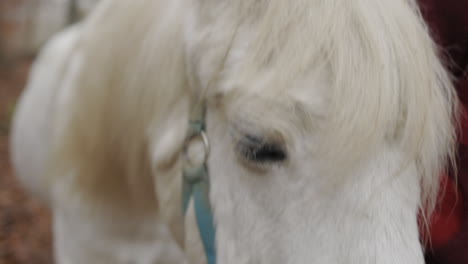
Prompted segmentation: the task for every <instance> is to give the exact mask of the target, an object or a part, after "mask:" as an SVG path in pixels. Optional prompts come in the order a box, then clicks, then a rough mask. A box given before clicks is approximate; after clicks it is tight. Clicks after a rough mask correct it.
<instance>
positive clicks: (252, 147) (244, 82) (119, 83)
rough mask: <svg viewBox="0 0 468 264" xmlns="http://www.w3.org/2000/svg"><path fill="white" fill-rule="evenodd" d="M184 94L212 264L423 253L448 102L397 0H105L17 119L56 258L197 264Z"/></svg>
mask: <svg viewBox="0 0 468 264" xmlns="http://www.w3.org/2000/svg"><path fill="white" fill-rule="evenodd" d="M199 102H206V124H207V127H206V134H207V138H208V140H209V143H210V145H211V151H210V153H209V157H208V161H207V165H208V168H209V177H210V202H211V207H212V209H213V213H214V216H213V217H214V222H215V225H216V229H217V234H216V249H217V262H218V263H221V264H232V263H236V264H237V263H268V264H270V263H320V264H323V263H347V264H363V263H369V264H370V263H372V264H374V263H378V264H386V263H388V264H390V263H391V264H394V263H399V264H403V263H407V264H418V263H419V264H421V263H424V258H423V249H422V247H421V242H420V236H419V231H418V221H417V218H418V212H419V211H423V212H427V214H426V217H427V216H428V215H429V214H430V212H431V210H432V209H433V208H434V204H435V200H436V196H437V193H438V185H439V175H440V172H441V171H443V170H444V168H445V167H446V165H447V162H449V161H450V159H451V157H453V148H454V142H455V122H456V111H457V99H456V96H455V93H454V91H453V87H452V85H451V82H450V79H449V76H448V74H447V72H446V70H445V69H444V67H443V66H442V65H441V62H440V60H439V58H438V56H437V49H436V47H435V45H434V43H433V41H432V40H431V38H430V36H429V33H428V30H427V28H426V25H425V24H424V22H423V20H422V18H421V15H420V14H419V11H418V8H417V7H416V4H415V3H414V2H413V1H411V0H327V1H322V0H294V1H286V0H269V1H260V0H235V1H234V0H229V1H228V0H172V1H163V0H134V1H127V0H104V1H103V2H102V3H101V4H100V5H99V6H98V8H97V9H96V10H95V12H94V13H93V14H92V15H91V16H90V17H89V19H88V20H87V21H86V22H84V24H83V25H78V26H76V27H74V28H72V29H69V30H68V31H66V32H64V33H62V34H61V35H59V36H57V37H56V38H55V39H54V40H53V41H51V42H50V43H49V44H48V47H46V48H45V50H44V51H43V52H42V54H41V56H40V57H39V59H38V61H37V62H36V64H35V66H34V68H33V71H32V75H31V79H30V82H29V86H28V88H27V90H26V91H25V93H24V95H23V97H22V99H21V101H20V104H19V106H18V110H17V113H16V116H15V120H14V127H13V140H12V151H13V160H14V164H15V166H16V168H17V173H18V177H19V178H20V179H21V181H22V182H23V184H24V185H25V186H26V187H27V189H29V190H30V191H31V192H33V193H36V194H37V195H38V196H39V197H42V199H43V200H44V201H46V202H47V203H48V205H49V206H50V207H51V208H52V210H53V216H54V226H53V229H54V237H55V254H56V261H57V263H59V264H64V263H67V264H68V263H71V264H76V263H80V264H83V263H113V264H115V263H142V264H143V263H204V262H206V259H205V256H204V253H203V250H202V246H201V244H200V239H199V234H198V229H197V227H196V225H195V219H194V213H193V206H190V208H189V211H188V213H187V215H186V216H185V217H184V216H183V212H182V207H181V204H182V201H181V197H182V190H181V186H182V176H181V171H182V164H183V162H182V161H183V155H181V152H182V150H183V149H184V142H185V135H186V131H187V129H188V120H189V117H190V113H191V111H192V109H193V108H194V107H195V106H196V105H197V104H198V103H199Z"/></svg>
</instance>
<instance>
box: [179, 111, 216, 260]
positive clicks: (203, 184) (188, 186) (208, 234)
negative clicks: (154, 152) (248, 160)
mask: <svg viewBox="0 0 468 264" xmlns="http://www.w3.org/2000/svg"><path fill="white" fill-rule="evenodd" d="M195 139H201V140H202V141H203V144H204V147H205V153H204V155H205V157H204V160H203V162H202V163H199V164H193V163H192V162H190V159H189V158H188V154H187V151H188V150H187V148H188V145H189V144H190V143H191V142H192V141H194V140H195ZM208 155H209V144H208V138H207V136H206V134H205V106H204V104H201V105H200V106H198V108H197V109H195V111H193V112H192V116H191V118H190V123H189V129H188V133H187V138H186V142H185V156H186V162H185V163H186V164H185V165H184V168H183V189H182V191H183V197H182V201H183V205H182V206H183V209H184V214H186V213H187V209H188V205H189V202H190V199H191V198H192V197H193V200H194V205H195V215H196V219H197V225H198V231H199V233H200V237H201V240H202V242H203V247H204V249H205V255H206V258H207V260H208V264H216V244H215V237H216V229H215V226H214V223H213V212H212V210H211V205H210V197H209V191H210V179H209V175H208V167H207V164H206V161H207V159H208Z"/></svg>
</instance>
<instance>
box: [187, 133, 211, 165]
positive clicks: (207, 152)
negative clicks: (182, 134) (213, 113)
mask: <svg viewBox="0 0 468 264" xmlns="http://www.w3.org/2000/svg"><path fill="white" fill-rule="evenodd" d="M199 137H200V138H201V140H202V142H203V148H204V152H205V153H204V154H205V155H204V156H203V160H202V162H201V163H200V164H195V163H194V162H193V161H192V160H191V159H190V157H189V155H188V149H189V146H190V143H192V142H194V140H195V139H197V138H199ZM209 155H210V143H209V141H208V136H207V135H206V133H205V131H203V130H202V131H199V132H197V133H195V134H194V135H192V136H191V137H189V138H187V141H186V142H185V147H184V156H185V160H187V161H188V163H189V165H191V166H196V165H201V164H204V163H206V162H207V161H208V157H209Z"/></svg>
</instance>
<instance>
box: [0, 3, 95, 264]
mask: <svg viewBox="0 0 468 264" xmlns="http://www.w3.org/2000/svg"><path fill="white" fill-rule="evenodd" d="M95 2H97V0H0V264H51V263H52V262H53V261H52V255H53V253H52V244H51V243H52V240H51V237H52V235H51V217H50V213H49V211H48V210H47V209H46V208H44V207H43V206H42V205H41V204H40V203H39V202H37V201H36V200H35V199H34V198H33V197H30V196H28V194H26V193H25V192H24V191H23V190H22V189H21V187H20V185H19V184H18V183H17V182H16V180H15V178H14V175H13V170H12V168H11V165H10V158H9V149H8V148H9V143H8V141H9V129H10V121H11V117H12V114H13V112H14V109H15V104H16V101H17V99H18V96H19V95H20V94H21V91H22V90H23V88H24V86H25V84H26V81H27V77H28V73H29V70H30V67H31V63H32V61H33V60H34V57H35V56H36V55H37V53H38V51H39V50H40V48H41V47H42V46H43V45H44V43H46V42H47V40H48V39H50V37H51V36H53V35H54V34H55V33H56V32H58V31H60V30H62V29H63V28H64V27H66V26H68V25H70V24H72V23H75V22H76V21H78V20H79V19H81V18H82V17H84V15H85V14H87V13H88V12H89V11H90V10H91V8H92V7H93V6H94V4H95Z"/></svg>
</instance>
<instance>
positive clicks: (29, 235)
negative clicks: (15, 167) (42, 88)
mask: <svg viewBox="0 0 468 264" xmlns="http://www.w3.org/2000/svg"><path fill="white" fill-rule="evenodd" d="M30 61H31V60H30V59H21V60H18V61H10V62H9V63H3V64H1V63H0V264H51V263H52V257H51V256H52V253H51V252H52V250H51V248H52V247H51V228H50V223H51V220H50V214H49V212H48V210H47V209H45V208H44V207H43V206H42V205H41V204H40V203H39V202H38V201H36V200H35V199H33V198H32V197H30V196H28V195H27V194H26V193H25V192H24V191H23V190H22V189H21V187H20V186H19V184H18V183H17V182H16V181H15V178H14V176H13V171H12V168H11V165H10V160H9V150H8V145H9V144H8V140H9V137H8V131H9V127H10V125H9V121H10V118H11V115H12V113H13V111H14V105H15V102H16V100H17V97H18V96H19V94H20V92H21V90H22V89H23V87H24V84H25V81H26V78H27V74H28V72H29V67H30Z"/></svg>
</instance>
